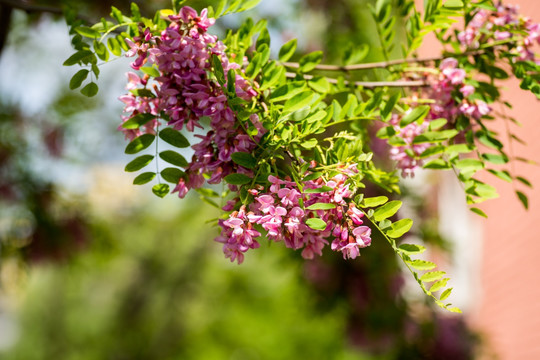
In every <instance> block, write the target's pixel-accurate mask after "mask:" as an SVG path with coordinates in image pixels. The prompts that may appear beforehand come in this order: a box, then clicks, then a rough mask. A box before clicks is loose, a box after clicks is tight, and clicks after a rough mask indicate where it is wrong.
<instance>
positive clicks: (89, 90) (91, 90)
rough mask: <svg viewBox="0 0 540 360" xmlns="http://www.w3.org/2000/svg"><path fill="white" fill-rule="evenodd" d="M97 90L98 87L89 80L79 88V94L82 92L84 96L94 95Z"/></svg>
mask: <svg viewBox="0 0 540 360" xmlns="http://www.w3.org/2000/svg"><path fill="white" fill-rule="evenodd" d="M98 91H99V88H98V86H97V84H96V83H95V82H91V83H89V84H86V86H85V87H83V88H82V89H81V94H83V95H84V96H88V97H92V96H96V94H97V93H98Z"/></svg>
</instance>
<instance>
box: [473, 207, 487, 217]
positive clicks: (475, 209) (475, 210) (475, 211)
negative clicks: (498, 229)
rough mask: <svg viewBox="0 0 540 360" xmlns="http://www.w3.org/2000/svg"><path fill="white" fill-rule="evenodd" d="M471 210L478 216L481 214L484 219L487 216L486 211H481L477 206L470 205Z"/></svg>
mask: <svg viewBox="0 0 540 360" xmlns="http://www.w3.org/2000/svg"><path fill="white" fill-rule="evenodd" d="M471 211H472V212H473V213H475V214H477V215H480V216H482V217H485V218H486V219H487V217H488V216H487V215H486V213H485V212H483V211H482V210H480V209H479V208H475V207H472V208H471Z"/></svg>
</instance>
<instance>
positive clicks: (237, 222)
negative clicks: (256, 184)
mask: <svg viewBox="0 0 540 360" xmlns="http://www.w3.org/2000/svg"><path fill="white" fill-rule="evenodd" d="M349 171H353V170H349ZM347 180H348V176H347V174H346V173H341V174H338V175H336V176H334V177H333V178H332V179H330V180H329V181H327V182H325V181H324V180H323V179H322V178H319V179H317V180H308V181H305V182H304V183H303V188H302V189H300V188H299V187H298V185H297V183H296V182H294V181H290V180H287V179H285V180H283V179H278V178H276V177H275V176H272V175H271V176H269V178H268V181H269V182H270V183H271V186H270V187H269V189H268V191H267V192H263V191H262V189H261V190H255V189H254V190H251V191H250V193H251V194H252V195H253V200H254V201H253V202H252V203H251V204H249V205H248V206H246V205H242V206H241V207H240V209H239V210H238V211H233V212H232V213H231V214H230V216H229V218H228V219H226V220H220V221H219V225H220V227H221V229H222V230H221V234H220V236H218V237H217V238H216V241H218V242H221V243H223V252H224V253H225V256H226V257H228V258H230V259H231V261H235V260H236V261H238V263H241V262H242V261H243V260H244V253H245V252H246V251H248V250H249V249H255V248H258V247H259V243H258V242H257V240H256V238H257V237H260V236H261V232H259V231H258V230H256V228H259V229H261V230H264V231H266V236H267V237H268V239H269V240H272V241H275V242H281V241H282V242H283V243H284V244H285V246H286V247H288V248H291V249H295V250H297V249H302V257H304V258H305V259H312V258H313V257H314V256H315V255H322V249H323V248H324V246H325V245H328V242H329V241H331V248H332V250H334V251H341V252H342V253H343V257H344V258H351V259H354V258H356V257H357V256H358V255H359V254H360V249H361V248H364V247H366V246H369V245H370V244H371V229H370V228H369V227H367V226H365V225H362V224H363V222H362V217H363V216H364V213H363V212H362V211H360V210H359V209H358V208H356V206H355V204H354V203H353V202H352V200H351V197H352V195H353V193H352V191H351V190H350V189H349V185H348V184H347ZM230 205H231V204H228V205H227V210H229V209H230Z"/></svg>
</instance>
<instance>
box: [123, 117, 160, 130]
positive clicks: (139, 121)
mask: <svg viewBox="0 0 540 360" xmlns="http://www.w3.org/2000/svg"><path fill="white" fill-rule="evenodd" d="M155 118H156V116H155V115H152V114H137V115H135V116H133V117H132V118H130V119H129V120H127V121H126V122H124V123H123V124H122V127H123V128H124V129H138V128H139V127H141V126H143V125H144V124H146V123H147V122H149V121H150V120H153V119H155Z"/></svg>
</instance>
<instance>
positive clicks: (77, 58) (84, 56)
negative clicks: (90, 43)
mask: <svg viewBox="0 0 540 360" xmlns="http://www.w3.org/2000/svg"><path fill="white" fill-rule="evenodd" d="M94 58H95V56H94V53H93V52H91V51H90V50H80V51H77V52H76V53H75V54H73V55H71V56H70V57H69V58H68V59H67V60H66V61H64V64H63V65H64V66H72V65H75V64H79V63H81V62H86V61H89V60H90V59H94Z"/></svg>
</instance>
